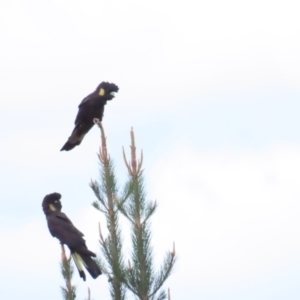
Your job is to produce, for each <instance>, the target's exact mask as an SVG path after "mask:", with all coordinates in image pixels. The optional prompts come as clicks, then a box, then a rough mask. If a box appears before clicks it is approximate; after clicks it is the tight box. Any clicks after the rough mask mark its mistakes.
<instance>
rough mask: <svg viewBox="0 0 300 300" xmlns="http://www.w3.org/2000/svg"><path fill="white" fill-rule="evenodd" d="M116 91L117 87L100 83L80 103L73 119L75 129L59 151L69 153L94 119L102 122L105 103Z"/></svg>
mask: <svg viewBox="0 0 300 300" xmlns="http://www.w3.org/2000/svg"><path fill="white" fill-rule="evenodd" d="M118 90H119V88H118V86H117V85H115V84H114V83H109V82H101V83H100V84H99V85H98V86H97V88H96V90H95V91H94V92H93V93H91V94H90V95H88V96H87V97H85V98H84V99H83V100H82V101H81V103H80V104H79V106H78V108H79V111H78V113H77V116H76V119H75V128H74V130H73V132H72V134H71V136H70V137H69V139H68V141H67V142H66V143H65V144H64V146H63V147H62V148H61V150H60V151H63V150H66V151H69V150H71V149H73V148H74V147H75V146H78V145H80V143H81V142H82V140H83V138H84V136H85V135H86V134H87V132H88V131H89V130H90V129H91V128H92V127H93V126H94V119H95V118H97V119H99V120H100V121H102V118H103V112H104V106H105V104H106V102H107V101H109V100H112V99H113V98H114V96H115V95H114V93H117V92H118Z"/></svg>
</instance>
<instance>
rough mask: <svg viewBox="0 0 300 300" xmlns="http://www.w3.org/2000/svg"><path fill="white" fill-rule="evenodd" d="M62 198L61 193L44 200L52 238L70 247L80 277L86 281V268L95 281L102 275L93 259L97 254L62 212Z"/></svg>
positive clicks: (48, 196)
mask: <svg viewBox="0 0 300 300" xmlns="http://www.w3.org/2000/svg"><path fill="white" fill-rule="evenodd" d="M60 198H61V195H60V194H59V193H53V194H49V195H46V196H45V198H44V200H43V203H42V207H43V211H44V213H45V215H46V219H47V223H48V228H49V231H50V233H51V234H52V236H54V237H56V238H58V239H59V241H60V242H61V244H65V245H67V246H68V247H69V249H70V251H71V255H72V257H73V259H74V262H75V265H76V267H77V269H78V272H79V276H80V277H81V278H83V280H84V281H85V279H86V277H85V273H84V270H83V266H84V267H85V268H86V269H87V270H88V272H89V273H90V274H91V276H92V277H93V278H94V279H95V278H97V277H98V276H99V275H100V274H101V273H102V272H101V270H100V268H99V267H98V265H97V264H96V263H95V261H94V260H93V259H92V257H95V256H96V254H95V253H93V252H92V251H90V250H88V248H87V246H86V244H85V240H84V239H83V233H81V232H80V231H79V230H78V229H77V228H76V227H75V226H74V225H73V223H72V222H71V220H70V219H69V218H68V217H67V216H66V215H65V214H64V213H63V212H61V208H62V205H61V202H60Z"/></svg>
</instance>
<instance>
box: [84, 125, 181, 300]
mask: <svg viewBox="0 0 300 300" xmlns="http://www.w3.org/2000/svg"><path fill="white" fill-rule="evenodd" d="M97 124H98V125H99V128H100V130H101V147H100V151H99V154H98V157H99V161H100V182H96V181H92V182H91V184H90V186H91V188H92V190H93V191H94V194H95V196H96V198H97V201H95V202H94V203H93V204H92V205H93V206H94V207H95V208H96V209H97V210H99V211H100V212H102V213H103V214H104V215H105V218H106V223H107V228H108V231H109V233H108V236H107V238H105V239H104V238H103V236H102V233H101V230H100V225H99V234H100V245H101V249H102V254H103V258H99V259H98V262H99V265H100V267H101V269H102V270H103V272H104V273H105V274H106V275H107V276H108V278H109V284H110V292H111V298H112V299H114V300H123V299H125V292H126V290H127V289H128V290H130V291H131V292H132V293H133V295H134V296H135V298H136V299H141V300H163V299H166V298H167V293H166V292H165V291H164V290H162V289H161V288H162V285H163V284H164V282H165V281H166V279H167V278H168V277H169V276H170V274H171V272H172V270H173V267H174V264H175V261H176V256H175V247H173V251H172V252H167V253H166V256H165V259H164V262H163V264H162V266H161V267H160V270H159V271H158V272H157V273H156V272H155V271H154V267H153V266H154V264H153V248H152V246H151V228H150V221H149V219H150V217H151V216H152V215H153V214H154V212H155V211H156V208H157V204H156V203H155V202H154V203H152V202H150V201H148V200H147V199H146V192H145V188H144V177H143V172H142V169H141V168H142V163H143V154H141V159H140V160H139V161H138V160H137V159H136V148H135V141H134V133H133V131H131V146H130V147H131V161H129V162H128V161H127V159H126V156H125V152H124V150H123V155H124V161H125V164H126V166H127V169H128V173H129V176H128V180H127V183H126V184H125V187H124V190H123V192H122V196H118V195H117V193H118V189H117V184H116V176H115V173H114V168H113V162H112V160H111V159H110V157H109V155H108V152H107V147H106V138H105V136H104V130H103V127H102V125H101V123H100V122H98V123H97ZM119 212H120V213H121V214H122V215H123V216H124V217H125V218H126V219H127V220H128V221H129V224H130V227H131V245H132V251H131V256H130V259H129V260H128V262H129V263H128V266H127V267H125V264H124V256H123V252H122V251H123V249H122V239H121V230H120V228H119V217H118V214H119Z"/></svg>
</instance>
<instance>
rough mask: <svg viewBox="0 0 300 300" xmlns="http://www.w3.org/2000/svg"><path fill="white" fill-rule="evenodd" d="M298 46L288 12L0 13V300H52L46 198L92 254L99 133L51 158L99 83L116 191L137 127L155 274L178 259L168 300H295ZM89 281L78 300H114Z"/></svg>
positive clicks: (66, 6) (219, 6) (26, 6)
mask: <svg viewBox="0 0 300 300" xmlns="http://www.w3.org/2000/svg"><path fill="white" fill-rule="evenodd" d="M299 34H300V19H299V10H298V7H297V1H264V0H260V1H255V0H253V1H232V0H228V1H192V0H185V1H163V0H160V1H158V0H152V1H133V0H130V1H128V0H126V1H124V0H122V1H117V0H115V1H114V0H111V1H100V0H99V1H86V0H85V1H62V0H60V1H58V0H57V1H50V0H49V1H29V0H28V1H16V0H10V1H5V0H3V1H1V3H0V36H1V45H0V81H1V84H0V99H1V110H0V122H1V128H2V130H1V133H0V134H1V147H0V164H1V172H0V182H1V189H0V203H1V211H0V214H1V215H0V237H1V255H0V282H1V288H0V296H1V299H21V298H22V299H31V300H37V299H44V300H50V299H51V300H52V299H60V298H61V292H60V288H59V286H60V285H63V280H62V278H61V275H60V270H59V260H60V247H59V244H58V241H57V240H56V239H54V238H52V237H51V235H50V234H49V232H48V228H47V225H46V220H45V216H44V214H43V211H42V208H41V202H42V200H43V197H44V196H45V195H46V194H49V193H52V192H59V193H61V194H62V199H61V200H62V204H63V211H64V212H65V213H66V214H67V215H68V216H69V217H70V219H71V220H72V221H73V223H74V224H75V225H76V227H78V228H79V229H80V230H81V231H82V232H84V233H85V236H86V240H87V245H88V247H89V248H90V249H91V250H92V251H94V252H97V253H99V252H100V251H99V245H98V235H97V226H98V225H97V224H98V221H99V220H100V221H101V222H102V223H103V218H102V216H100V215H99V214H98V212H97V211H95V209H93V208H92V207H91V205H90V204H91V203H92V202H93V201H94V200H95V198H94V196H93V193H92V191H91V189H90V188H89V186H88V184H89V182H90V179H91V178H93V179H97V178H98V162H97V157H96V154H95V153H96V152H97V150H98V146H99V131H98V130H97V128H96V127H95V128H93V129H92V130H91V131H90V132H89V133H88V135H87V136H86V137H85V139H84V140H83V142H82V144H81V145H80V147H76V148H75V149H74V150H72V151H70V152H60V151H59V150H60V148H61V147H62V146H63V144H64V143H65V142H66V140H67V138H68V136H69V135H70V133H71V131H72V129H73V123H74V120H75V116H76V113H77V110H78V108H77V107H78V104H79V103H80V101H81V100H82V99H83V98H84V97H85V96H86V95H87V94H89V93H90V92H92V91H93V90H94V89H95V88H96V86H97V85H98V84H99V83H100V82H101V81H109V82H114V83H116V84H117V85H118V86H119V87H120V90H119V93H118V94H117V96H116V97H115V99H114V100H113V101H111V102H109V103H108V104H107V106H106V108H105V116H104V121H103V125H104V126H105V130H106V135H107V142H108V147H109V151H110V154H111V157H112V158H113V160H114V162H115V167H116V172H117V175H118V179H119V185H120V187H121V186H122V184H123V183H124V181H125V180H126V169H125V166H124V163H123V161H122V153H121V149H122V146H125V147H127V150H128V151H129V147H128V145H129V143H130V136H129V131H130V128H131V126H133V127H134V130H135V134H136V143H137V146H138V149H141V148H142V149H143V151H144V169H145V173H144V174H145V180H146V188H147V192H148V197H149V199H152V200H157V202H158V204H159V207H158V211H157V213H156V215H155V216H154V218H153V220H152V228H153V244H154V246H155V258H156V262H157V263H158V264H159V263H160V262H161V261H162V258H163V255H164V253H165V251H167V250H171V249H172V243H173V241H175V243H176V251H177V254H178V257H179V260H178V262H177V265H176V268H175V269H176V270H175V272H174V274H173V275H172V276H171V277H170V279H169V280H168V281H167V283H166V285H165V287H166V288H168V287H169V288H170V289H171V295H172V300H176V299H178V300H182V299H205V300H220V299H222V300H229V299H230V300H241V299H243V300H248V299H249V300H253V299H257V300H260V299H261V300H271V299H272V300H281V299H282V300H283V299H284V300H285V299H289V300H294V299H295V300H296V299H297V300H298V299H299V297H300V286H299V280H300V256H299V253H300V240H299V233H300V218H299V212H300V205H299V199H300V189H299V183H300V118H299V113H300V88H299V87H300V71H299V70H300V55H299V53H300V40H299ZM103 226H104V223H103ZM125 250H126V251H128V249H125ZM87 276H88V278H87V282H86V283H84V282H82V281H81V280H80V279H79V278H78V277H79V276H78V274H77V273H75V275H74V283H75V284H77V289H78V299H84V297H86V295H87V293H86V290H87V287H88V286H89V287H90V288H91V292H92V298H93V299H94V300H97V299H99V300H100V299H105V300H106V299H107V300H108V299H110V298H109V292H108V283H107V279H106V278H105V277H104V276H100V277H99V278H98V279H97V280H93V279H92V278H91V277H89V275H87ZM128 299H132V298H128Z"/></svg>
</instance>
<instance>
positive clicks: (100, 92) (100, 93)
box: [99, 88, 105, 96]
mask: <svg viewBox="0 0 300 300" xmlns="http://www.w3.org/2000/svg"><path fill="white" fill-rule="evenodd" d="M104 95H105V89H103V88H101V89H100V91H99V96H104Z"/></svg>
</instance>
